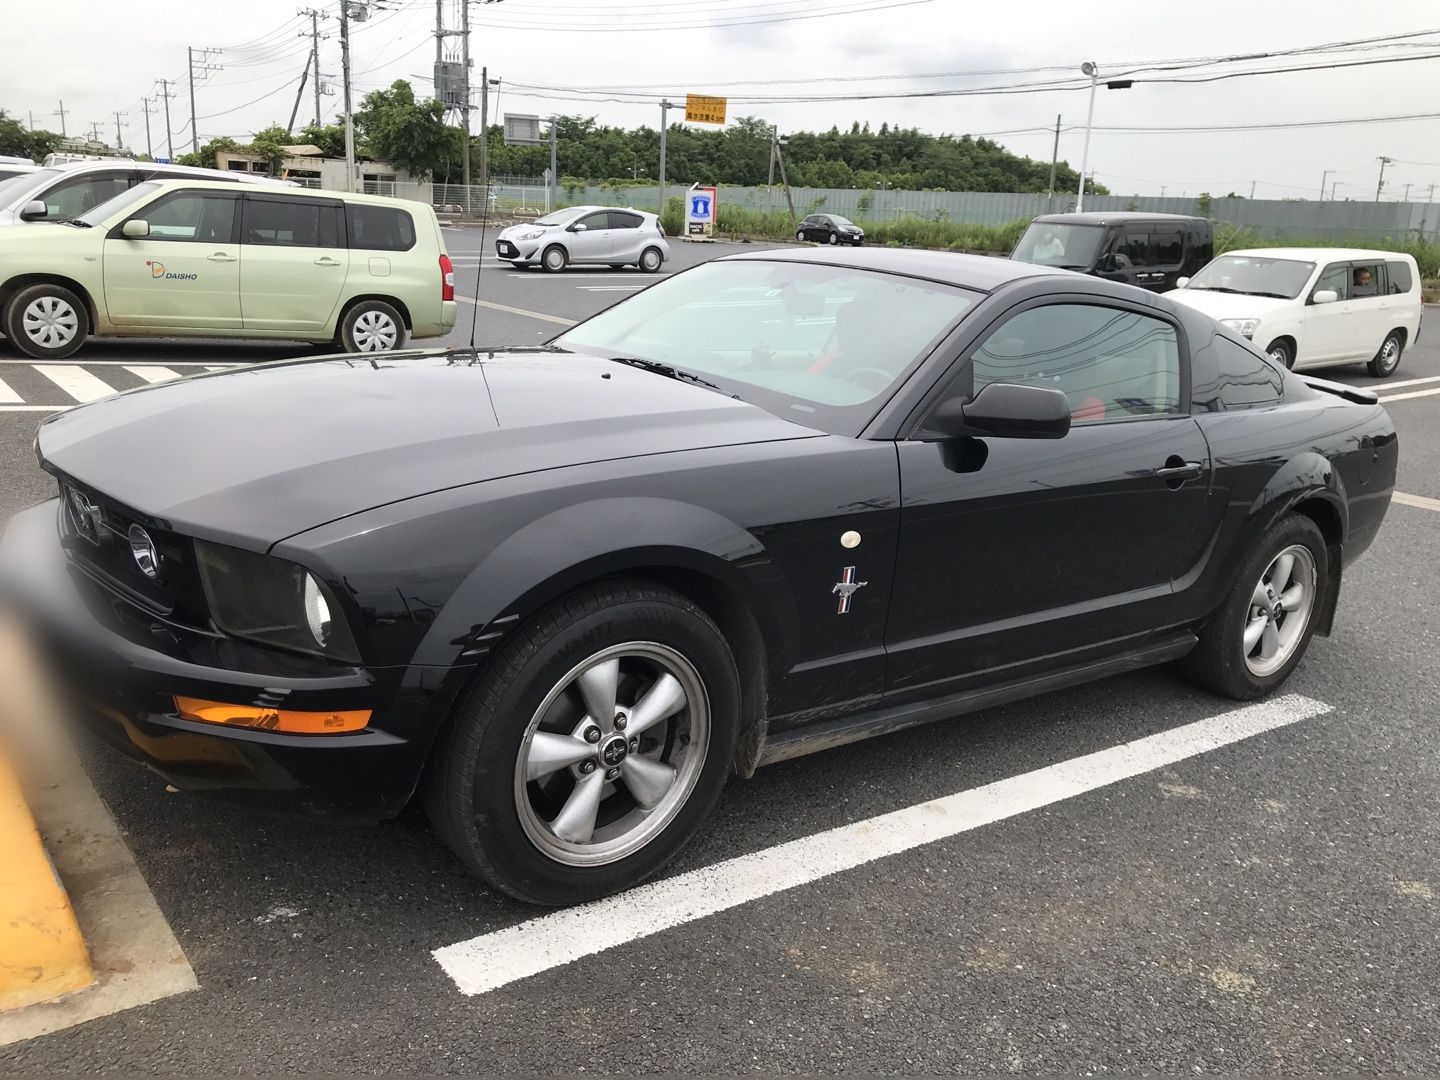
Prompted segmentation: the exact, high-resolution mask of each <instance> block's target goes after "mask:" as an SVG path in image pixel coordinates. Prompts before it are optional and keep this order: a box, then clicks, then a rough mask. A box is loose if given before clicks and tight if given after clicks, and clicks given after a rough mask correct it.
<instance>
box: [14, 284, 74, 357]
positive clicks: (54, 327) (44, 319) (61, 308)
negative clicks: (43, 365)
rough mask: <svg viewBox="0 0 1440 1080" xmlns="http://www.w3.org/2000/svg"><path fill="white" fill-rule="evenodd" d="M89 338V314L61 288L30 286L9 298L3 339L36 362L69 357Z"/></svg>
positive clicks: (55, 286)
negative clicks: (7, 339) (8, 340)
mask: <svg viewBox="0 0 1440 1080" xmlns="http://www.w3.org/2000/svg"><path fill="white" fill-rule="evenodd" d="M89 334H90V312H89V310H88V309H87V308H86V307H85V303H84V301H82V300H81V299H80V298H79V297H78V296H76V295H75V294H74V293H73V292H71V291H70V290H69V289H67V288H65V287H64V286H63V285H50V284H41V285H30V286H28V287H26V288H24V289H21V290H20V291H19V292H18V293H16V294H15V295H14V296H13V297H11V299H10V306H9V307H8V308H6V309H5V336H6V337H8V338H9V339H10V343H11V344H12V345H14V346H15V348H17V349H19V350H20V351H21V352H22V353H24V354H25V355H26V356H29V357H33V358H34V359H36V360H61V359H63V358H65V357H67V356H73V355H75V353H76V352H78V351H79V349H80V346H82V345H84V344H85V338H86V337H87V336H89Z"/></svg>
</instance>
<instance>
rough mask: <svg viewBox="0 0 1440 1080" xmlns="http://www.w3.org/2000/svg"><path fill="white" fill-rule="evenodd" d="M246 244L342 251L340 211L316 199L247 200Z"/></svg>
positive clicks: (337, 207) (336, 207) (335, 206)
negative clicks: (338, 249) (339, 249)
mask: <svg viewBox="0 0 1440 1080" xmlns="http://www.w3.org/2000/svg"><path fill="white" fill-rule="evenodd" d="M244 242H245V243H247V244H258V245H262V246H265V247H343V246H344V244H343V241H342V240H341V233H340V207H339V206H337V205H335V204H334V203H325V202H320V201H319V200H316V199H271V198H266V199H256V198H250V199H247V200H246V201H245V237H244Z"/></svg>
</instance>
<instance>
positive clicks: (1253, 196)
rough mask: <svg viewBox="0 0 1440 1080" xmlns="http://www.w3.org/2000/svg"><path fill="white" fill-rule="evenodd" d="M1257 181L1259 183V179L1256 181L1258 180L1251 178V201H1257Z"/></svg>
mask: <svg viewBox="0 0 1440 1080" xmlns="http://www.w3.org/2000/svg"><path fill="white" fill-rule="evenodd" d="M1256 183H1258V181H1256V180H1251V181H1250V201H1251V202H1254V201H1255V185H1256Z"/></svg>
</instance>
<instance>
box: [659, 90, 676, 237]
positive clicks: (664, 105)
mask: <svg viewBox="0 0 1440 1080" xmlns="http://www.w3.org/2000/svg"><path fill="white" fill-rule="evenodd" d="M674 107H675V103H674V102H672V101H665V100H662V101H661V102H660V217H661V218H662V219H663V218H664V217H665V135H666V132H667V131H669V129H670V110H671V109H673V108H674Z"/></svg>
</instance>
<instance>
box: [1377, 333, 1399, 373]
mask: <svg viewBox="0 0 1440 1080" xmlns="http://www.w3.org/2000/svg"><path fill="white" fill-rule="evenodd" d="M1404 351H1405V339H1404V337H1403V336H1402V335H1401V333H1400V331H1399V330H1391V331H1390V335H1389V336H1388V337H1387V338H1386V339H1385V344H1383V345H1381V346H1380V351H1379V352H1377V353H1376V354H1375V359H1373V360H1371V361H1370V374H1371V375H1374V376H1375V378H1377V379H1388V378H1389V377H1390V376H1391V375H1394V374H1395V369H1396V368H1398V367H1399V366H1400V354H1401V353H1402V352H1404Z"/></svg>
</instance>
